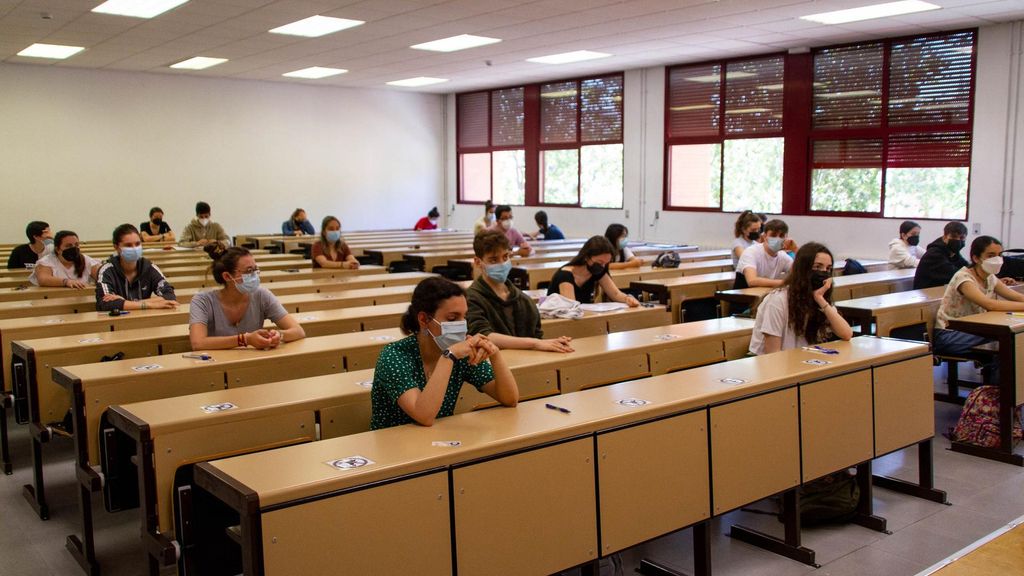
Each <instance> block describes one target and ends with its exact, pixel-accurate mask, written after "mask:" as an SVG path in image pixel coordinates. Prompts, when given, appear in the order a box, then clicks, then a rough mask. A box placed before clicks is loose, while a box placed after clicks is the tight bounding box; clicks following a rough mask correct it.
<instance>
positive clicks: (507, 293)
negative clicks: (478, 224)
mask: <svg viewBox="0 0 1024 576" xmlns="http://www.w3.org/2000/svg"><path fill="white" fill-rule="evenodd" d="M473 254H474V255H475V257H474V258H473V266H474V267H476V268H477V270H479V271H480V275H479V276H477V278H476V280H474V281H473V284H471V285H470V287H469V289H468V290H466V299H467V300H468V301H469V313H468V314H467V315H466V319H467V320H468V321H469V333H470V334H483V335H484V336H487V337H488V338H489V339H490V340H491V342H494V344H495V345H497V346H498V348H500V349H502V350H504V349H506V348H514V349H520V350H543V351H547V352H572V346H570V345H569V343H570V342H571V341H572V338H570V337H568V336H561V337H559V338H553V339H549V340H544V339H543V338H544V332H543V331H542V330H541V324H540V312H539V311H538V310H537V305H536V304H534V303H533V300H532V299H531V298H530V297H529V296H527V295H526V294H523V292H522V291H521V290H519V288H516V287H515V285H513V284H512V282H511V281H509V279H508V273H509V270H511V269H512V247H511V246H509V243H508V238H505V235H504V234H502V233H501V232H498V231H497V230H487V231H485V232H484V233H483V234H480V235H478V236H477V237H476V238H474V239H473Z"/></svg>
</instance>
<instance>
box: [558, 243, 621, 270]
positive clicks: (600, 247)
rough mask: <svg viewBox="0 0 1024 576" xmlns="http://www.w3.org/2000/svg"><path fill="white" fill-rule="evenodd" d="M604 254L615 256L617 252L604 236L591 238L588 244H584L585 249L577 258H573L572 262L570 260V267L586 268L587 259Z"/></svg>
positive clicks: (581, 249)
mask: <svg viewBox="0 0 1024 576" xmlns="http://www.w3.org/2000/svg"><path fill="white" fill-rule="evenodd" d="M602 254H608V255H609V256H614V255H615V250H614V249H613V248H612V243H611V242H609V241H608V239H607V238H605V237H604V236H591V237H590V239H588V240H587V241H586V242H584V243H583V247H582V248H580V251H579V253H578V254H576V256H573V259H572V260H569V264H568V265H569V266H586V265H587V259H588V258H593V257H594V256H600V255H602Z"/></svg>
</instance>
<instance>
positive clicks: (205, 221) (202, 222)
mask: <svg viewBox="0 0 1024 576" xmlns="http://www.w3.org/2000/svg"><path fill="white" fill-rule="evenodd" d="M209 223H210V219H209V218H200V219H199V225H200V226H203V227H206V225H207V224H209Z"/></svg>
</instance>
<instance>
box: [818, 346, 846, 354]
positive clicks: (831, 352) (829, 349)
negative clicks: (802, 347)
mask: <svg viewBox="0 0 1024 576" xmlns="http://www.w3.org/2000/svg"><path fill="white" fill-rule="evenodd" d="M811 348H814V349H815V350H817V351H818V352H822V353H825V354H839V350H833V349H831V348H822V347H821V346H811Z"/></svg>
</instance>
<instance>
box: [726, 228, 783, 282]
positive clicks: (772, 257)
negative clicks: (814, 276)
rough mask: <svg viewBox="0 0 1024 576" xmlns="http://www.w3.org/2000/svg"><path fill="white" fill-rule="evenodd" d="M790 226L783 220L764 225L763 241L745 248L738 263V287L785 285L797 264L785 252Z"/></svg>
mask: <svg viewBox="0 0 1024 576" xmlns="http://www.w3.org/2000/svg"><path fill="white" fill-rule="evenodd" d="M787 234H789V226H788V225H787V224H786V223H785V222H783V221H782V220H778V219H776V220H769V221H768V222H766V223H765V225H764V234H762V236H761V241H760V242H758V243H757V244H754V245H753V246H751V247H750V248H747V249H746V250H744V251H743V255H742V256H740V260H739V263H737V264H736V285H735V286H734V287H735V288H747V287H750V288H755V287H758V286H765V287H768V288H775V287H778V286H781V285H782V282H783V280H784V279H785V278H786V274H788V273H789V269H790V267H791V266H792V265H793V259H792V258H790V256H789V254H786V253H785V252H783V245H784V244H785V242H786V235H787Z"/></svg>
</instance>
